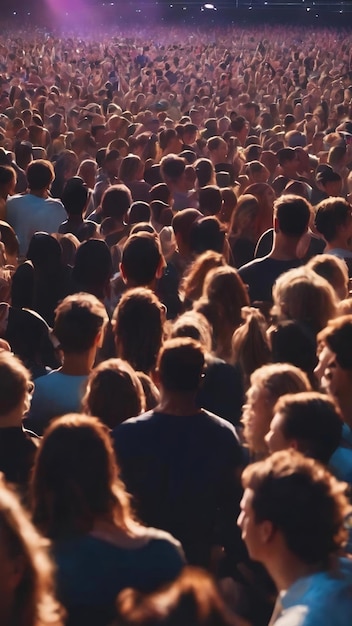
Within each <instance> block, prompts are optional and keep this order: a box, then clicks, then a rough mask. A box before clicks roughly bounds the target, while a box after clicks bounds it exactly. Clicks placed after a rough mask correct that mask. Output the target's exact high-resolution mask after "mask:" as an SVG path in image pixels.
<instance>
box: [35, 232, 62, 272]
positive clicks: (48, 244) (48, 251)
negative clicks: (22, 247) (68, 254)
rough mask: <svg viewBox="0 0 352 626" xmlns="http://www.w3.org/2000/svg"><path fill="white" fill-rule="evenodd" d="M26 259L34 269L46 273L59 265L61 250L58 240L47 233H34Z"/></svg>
mask: <svg viewBox="0 0 352 626" xmlns="http://www.w3.org/2000/svg"><path fill="white" fill-rule="evenodd" d="M27 259H28V260H29V261H31V262H32V263H33V266H34V267H35V269H37V270H38V271H41V272H45V273H47V272H48V271H50V270H51V269H52V270H55V269H57V268H58V267H60V265H61V260H62V248H61V245H60V243H59V242H58V240H57V239H56V238H55V237H53V236H52V235H48V233H41V232H38V233H34V235H32V237H31V240H30V242H29V246H28V250H27Z"/></svg>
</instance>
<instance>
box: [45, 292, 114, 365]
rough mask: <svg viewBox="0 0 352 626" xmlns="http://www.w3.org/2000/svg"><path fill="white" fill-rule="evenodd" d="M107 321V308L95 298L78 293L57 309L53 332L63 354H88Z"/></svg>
mask: <svg viewBox="0 0 352 626" xmlns="http://www.w3.org/2000/svg"><path fill="white" fill-rule="evenodd" d="M107 321H108V316H107V313H106V310H105V307H104V305H103V304H102V303H101V302H100V301H99V300H98V299H97V298H96V297H95V296H93V295H91V294H88V293H77V294H75V295H73V296H67V297H66V298H65V299H64V300H63V301H62V302H61V303H60V304H59V306H58V307H57V308H56V310H55V323H54V330H53V332H54V335H55V337H57V339H58V340H59V342H60V347H61V349H62V350H63V352H67V353H81V352H86V351H87V350H89V349H90V348H92V347H93V345H94V342H95V340H96V338H97V335H98V333H99V332H100V331H101V330H102V329H103V327H104V325H105V324H106V322H107Z"/></svg>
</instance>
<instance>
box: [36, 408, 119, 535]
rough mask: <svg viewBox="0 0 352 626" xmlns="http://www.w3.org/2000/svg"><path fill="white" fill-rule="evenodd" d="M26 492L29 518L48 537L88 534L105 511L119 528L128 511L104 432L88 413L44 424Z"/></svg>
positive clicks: (102, 426) (107, 436) (96, 420)
mask: <svg viewBox="0 0 352 626" xmlns="http://www.w3.org/2000/svg"><path fill="white" fill-rule="evenodd" d="M116 488H118V495H117V491H114V489H116ZM31 492H32V502H33V519H34V522H35V524H36V526H37V527H38V528H40V529H41V530H42V531H43V532H44V534H45V535H46V536H49V537H52V538H58V537H60V536H61V537H62V536H67V535H68V536H69V535H71V534H77V533H78V534H80V533H87V532H89V531H90V530H91V529H92V527H93V525H94V522H95V520H96V519H97V517H99V516H101V515H104V514H105V515H106V516H108V517H110V519H111V520H112V519H113V518H115V522H119V523H120V524H121V526H124V523H125V522H126V517H127V516H128V512H129V505H128V497H127V495H126V493H125V491H124V488H123V486H122V484H121V483H120V482H119V481H118V478H117V467H116V461H115V455H114V452H113V448H112V443H111V439H110V436H109V433H108V431H107V429H106V427H105V426H104V425H103V424H102V423H101V422H100V421H99V420H98V419H96V418H94V417H91V416H89V417H88V416H86V415H75V414H71V415H66V416H64V417H61V418H59V419H57V420H54V421H53V422H52V423H51V424H50V425H49V427H48V429H47V430H46V432H45V435H44V437H43V441H42V444H41V446H40V449H39V451H38V455H37V457H36V461H35V465H34V471H33V476H32V484H31ZM114 513H115V515H114Z"/></svg>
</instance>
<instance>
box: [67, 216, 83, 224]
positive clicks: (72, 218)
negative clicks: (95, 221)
mask: <svg viewBox="0 0 352 626" xmlns="http://www.w3.org/2000/svg"><path fill="white" fill-rule="evenodd" d="M67 221H68V222H70V223H71V224H72V223H73V224H83V217H82V215H69V216H68V218H67Z"/></svg>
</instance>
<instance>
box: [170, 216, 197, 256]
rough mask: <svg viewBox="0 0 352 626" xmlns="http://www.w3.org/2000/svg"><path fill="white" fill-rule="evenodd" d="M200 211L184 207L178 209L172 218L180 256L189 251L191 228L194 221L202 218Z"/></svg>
mask: <svg viewBox="0 0 352 626" xmlns="http://www.w3.org/2000/svg"><path fill="white" fill-rule="evenodd" d="M202 217H203V216H202V213H201V212H200V211H198V210H197V209H184V210H183V211H178V213H176V215H174V217H173V219H172V228H173V231H174V234H175V239H176V242H177V247H178V250H179V253H180V254H181V255H182V256H185V257H187V256H189V255H190V253H191V230H192V225H193V224H194V222H196V221H197V220H199V219H200V218H202Z"/></svg>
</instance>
